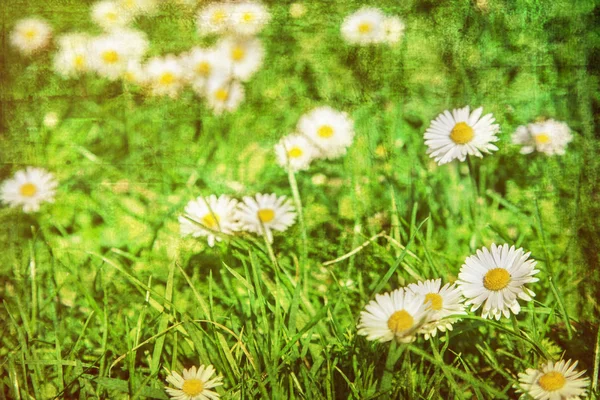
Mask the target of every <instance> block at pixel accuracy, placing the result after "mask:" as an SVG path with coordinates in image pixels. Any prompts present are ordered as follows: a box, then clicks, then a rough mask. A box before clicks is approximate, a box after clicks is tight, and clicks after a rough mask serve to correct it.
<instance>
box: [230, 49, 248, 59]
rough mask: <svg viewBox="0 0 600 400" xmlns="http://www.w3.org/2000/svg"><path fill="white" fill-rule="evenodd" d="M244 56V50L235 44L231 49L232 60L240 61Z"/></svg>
mask: <svg viewBox="0 0 600 400" xmlns="http://www.w3.org/2000/svg"><path fill="white" fill-rule="evenodd" d="M245 56H246V52H245V51H244V49H242V48H241V47H240V46H236V47H234V48H233V50H231V58H232V59H233V60H234V61H241V60H243V59H244V57H245Z"/></svg>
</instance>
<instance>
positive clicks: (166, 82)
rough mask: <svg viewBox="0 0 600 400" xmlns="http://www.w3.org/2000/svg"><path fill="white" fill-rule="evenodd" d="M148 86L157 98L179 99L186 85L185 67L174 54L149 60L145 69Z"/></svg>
mask: <svg viewBox="0 0 600 400" xmlns="http://www.w3.org/2000/svg"><path fill="white" fill-rule="evenodd" d="M144 76H145V81H146V84H147V85H148V86H149V89H150V93H151V94H153V95H155V96H170V97H177V95H178V94H179V92H180V91H181V89H182V88H183V84H184V79H183V78H184V73H183V67H182V66H181V62H180V60H179V59H178V58H177V57H175V56H174V55H172V54H169V55H167V56H165V57H154V58H151V59H150V60H148V63H147V64H146V66H145V68H144Z"/></svg>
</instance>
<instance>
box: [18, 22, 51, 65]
mask: <svg viewBox="0 0 600 400" xmlns="http://www.w3.org/2000/svg"><path fill="white" fill-rule="evenodd" d="M51 37H52V28H51V27H50V25H48V23H47V22H46V21H44V20H42V19H38V18H25V19H22V20H19V21H17V23H16V25H15V27H14V29H13V31H12V32H11V33H10V44H11V45H12V46H13V47H15V48H16V49H17V50H19V51H20V52H21V53H22V54H24V55H26V56H28V55H31V54H33V53H35V52H37V51H39V50H41V49H43V48H45V47H46V46H48V44H49V43H50V38H51Z"/></svg>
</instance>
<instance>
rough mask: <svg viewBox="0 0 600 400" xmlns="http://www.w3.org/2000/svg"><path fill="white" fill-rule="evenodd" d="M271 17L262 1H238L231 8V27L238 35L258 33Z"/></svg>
mask: <svg viewBox="0 0 600 400" xmlns="http://www.w3.org/2000/svg"><path fill="white" fill-rule="evenodd" d="M270 19H271V14H269V11H268V10H267V8H266V7H265V6H264V5H262V4H260V3H255V2H241V3H237V4H234V5H233V8H232V10H231V29H232V30H233V31H234V32H235V33H237V34H238V35H256V34H257V33H259V32H260V31H261V30H262V29H263V28H264V26H265V25H266V24H267V23H268V22H269V20H270Z"/></svg>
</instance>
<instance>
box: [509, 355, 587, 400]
mask: <svg viewBox="0 0 600 400" xmlns="http://www.w3.org/2000/svg"><path fill="white" fill-rule="evenodd" d="M576 366H577V361H575V362H572V361H571V360H569V361H565V360H561V361H558V362H556V363H553V362H552V361H548V362H547V363H545V364H544V365H543V366H542V367H541V368H540V369H533V368H527V371H526V372H525V373H519V386H520V388H519V387H517V392H522V393H523V395H521V398H525V397H527V398H529V397H531V398H533V399H535V400H579V399H580V398H582V397H585V395H586V391H587V387H588V386H589V384H590V381H589V379H588V378H581V376H582V375H583V374H584V373H585V371H581V372H578V371H577V370H576V369H575V367H576Z"/></svg>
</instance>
